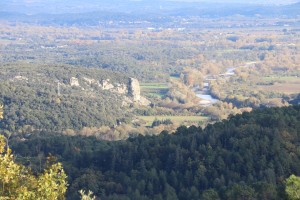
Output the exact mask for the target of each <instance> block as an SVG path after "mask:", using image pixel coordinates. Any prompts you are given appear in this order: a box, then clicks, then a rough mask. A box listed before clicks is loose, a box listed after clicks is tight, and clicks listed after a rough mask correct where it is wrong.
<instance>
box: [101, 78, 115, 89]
mask: <svg viewBox="0 0 300 200" xmlns="http://www.w3.org/2000/svg"><path fill="white" fill-rule="evenodd" d="M101 86H102V89H103V90H111V89H113V88H114V87H115V86H114V85H113V84H111V83H110V80H109V79H106V80H102V83H101Z"/></svg>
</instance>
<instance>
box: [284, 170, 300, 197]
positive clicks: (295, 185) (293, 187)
mask: <svg viewBox="0 0 300 200" xmlns="http://www.w3.org/2000/svg"><path fill="white" fill-rule="evenodd" d="M285 192H286V194H287V195H288V199H291V200H299V199H300V177H297V176H295V175H291V176H290V177H289V178H288V179H286V185H285Z"/></svg>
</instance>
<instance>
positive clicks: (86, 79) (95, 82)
mask: <svg viewBox="0 0 300 200" xmlns="http://www.w3.org/2000/svg"><path fill="white" fill-rule="evenodd" d="M83 80H84V81H85V82H86V83H87V84H89V85H92V84H97V85H99V83H98V82H97V81H96V80H95V79H92V78H87V77H83Z"/></svg>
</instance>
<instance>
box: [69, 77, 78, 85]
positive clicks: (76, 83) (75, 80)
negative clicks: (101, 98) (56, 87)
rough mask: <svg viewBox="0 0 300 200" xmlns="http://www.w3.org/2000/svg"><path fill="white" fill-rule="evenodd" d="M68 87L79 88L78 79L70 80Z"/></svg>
mask: <svg viewBox="0 0 300 200" xmlns="http://www.w3.org/2000/svg"><path fill="white" fill-rule="evenodd" d="M70 85H71V86H76V87H79V86H80V84H79V81H78V78H75V77H72V78H70Z"/></svg>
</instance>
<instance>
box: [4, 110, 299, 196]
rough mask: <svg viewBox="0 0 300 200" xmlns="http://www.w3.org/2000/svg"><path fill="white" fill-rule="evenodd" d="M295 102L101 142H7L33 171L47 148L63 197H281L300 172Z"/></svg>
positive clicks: (50, 138)
mask: <svg viewBox="0 0 300 200" xmlns="http://www.w3.org/2000/svg"><path fill="white" fill-rule="evenodd" d="M299 133H300V106H292V107H282V108H268V109H263V110H255V111H253V112H251V113H243V114H239V115H236V116H232V117H230V118H229V119H228V120H224V121H222V122H218V123H215V124H214V125H208V126H207V127H206V128H204V129H202V128H199V127H195V126H191V127H189V128H187V127H184V126H182V127H179V128H178V129H177V131H176V132H175V133H173V134H168V133H167V132H163V133H162V134H160V135H159V136H146V137H143V136H140V137H136V138H132V139H128V140H127V141H119V142H105V141H98V140H96V139H95V138H93V137H88V138H85V137H79V136H74V137H70V136H61V135H56V134H49V133H45V134H44V135H43V134H39V135H31V136H30V137H28V138H27V139H26V140H24V141H20V140H18V139H17V138H13V139H12V140H11V141H10V142H9V144H10V146H11V147H12V149H13V151H14V153H15V154H17V155H18V156H17V158H18V159H17V160H18V161H19V162H23V163H25V164H27V165H30V166H31V167H32V168H33V170H36V171H39V169H41V168H42V166H43V163H44V160H45V159H44V157H45V155H48V154H50V153H51V154H52V155H55V156H57V157H58V159H59V160H61V161H62V162H63V164H64V167H65V170H66V172H67V174H68V177H69V184H70V186H69V191H68V199H76V198H77V197H76V196H77V194H78V193H77V191H78V190H79V189H86V190H91V191H94V192H95V194H96V195H97V196H98V197H100V198H101V199H118V200H120V199H139V200H142V199H167V200H168V199H169V200H176V199H211V200H212V199H214V200H216V199H230V200H232V199H260V200H261V199H266V200H270V199H286V196H285V194H284V180H285V179H286V178H287V177H289V176H290V175H291V174H295V175H300V149H299V142H300V135H299Z"/></svg>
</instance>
